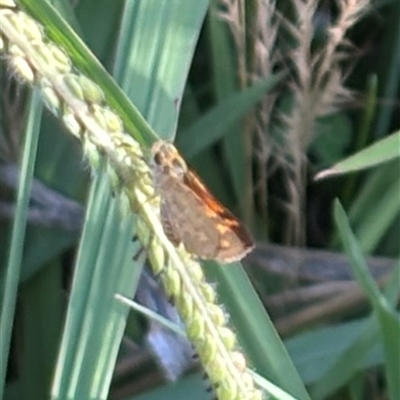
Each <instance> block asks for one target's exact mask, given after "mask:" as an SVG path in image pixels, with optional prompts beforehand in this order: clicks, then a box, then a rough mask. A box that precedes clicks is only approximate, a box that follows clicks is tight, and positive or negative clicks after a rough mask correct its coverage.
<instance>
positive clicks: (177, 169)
mask: <svg viewBox="0 0 400 400" xmlns="http://www.w3.org/2000/svg"><path fill="white" fill-rule="evenodd" d="M151 153H152V157H153V163H154V166H155V168H156V170H157V171H158V172H160V173H162V174H165V175H168V176H171V177H174V178H178V179H182V178H183V176H184V175H185V173H186V172H187V165H186V163H185V161H184V159H183V158H182V157H181V156H180V154H179V152H178V150H177V149H176V148H175V146H174V145H173V144H171V143H168V142H164V141H161V140H160V141H158V142H155V143H154V144H153V147H152V148H151Z"/></svg>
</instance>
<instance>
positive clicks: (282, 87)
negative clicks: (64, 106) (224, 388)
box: [0, 0, 400, 400]
mask: <svg viewBox="0 0 400 400" xmlns="http://www.w3.org/2000/svg"><path fill="white" fill-rule="evenodd" d="M2 4H3V2H2ZM21 5H22V6H23V7H26V9H27V11H28V12H29V13H31V14H32V15H33V16H34V17H35V18H36V19H37V20H38V21H40V22H41V23H42V24H44V25H45V27H46V33H47V34H48V35H49V36H50V37H51V39H52V40H54V41H55V42H57V43H59V44H63V45H64V46H66V47H67V49H68V53H69V55H70V56H71V58H72V59H73V61H74V63H75V64H76V67H77V68H78V69H79V70H80V71H81V72H83V73H85V74H88V75H89V76H90V77H91V78H92V79H94V80H95V81H96V82H97V83H98V84H99V85H100V86H101V87H102V89H103V90H105V92H106V93H107V95H108V99H110V98H111V99H114V100H113V101H115V103H113V106H114V107H115V109H116V110H117V111H118V112H119V113H120V114H123V115H122V116H121V117H122V118H125V119H124V122H126V120H128V119H129V118H130V117H131V116H132V113H131V110H130V109H129V107H128V106H125V107H124V105H123V106H122V107H121V109H119V108H118V107H119V105H120V104H121V101H120V98H119V97H118V94H115V92H112V90H111V89H109V88H110V86H107V85H108V83H107V81H106V80H105V78H104V77H103V76H102V75H101V72H99V71H97V70H96V69H95V67H94V66H93V63H91V60H88V59H86V58H84V59H81V58H80V57H79V55H80V53H78V51H75V50H76V48H72V47H69V44H68V43H71V42H68V40H70V41H71V40H72V39H71V34H70V33H69V32H68V31H67V30H66V29H64V28H63V27H60V25H59V24H58V22H57V21H56V20H54V19H52V14H51V13H46V12H45V10H47V8H46V7H44V6H42V5H41V2H40V1H37V2H34V1H28V0H24V1H21ZM57 7H58V9H59V11H60V14H61V15H62V16H63V18H65V19H66V20H67V21H68V23H69V24H70V26H72V27H73V28H74V29H75V31H76V32H77V33H78V34H79V35H80V36H81V37H82V38H83V39H84V41H85V43H86V44H87V45H88V47H89V48H90V49H91V50H92V51H93V53H94V54H95V55H96V57H97V58H98V59H99V60H100V61H101V63H102V64H103V65H104V66H105V67H106V68H107V70H108V71H110V73H111V74H112V75H113V77H114V78H115V80H116V81H117V82H118V84H119V85H120V86H121V87H122V88H123V90H124V92H125V93H126V94H127V96H128V97H129V99H130V100H131V101H132V102H133V103H134V105H135V107H136V108H137V109H139V111H140V112H141V113H142V114H143V115H144V117H145V119H146V120H147V121H148V122H149V124H150V125H151V127H152V128H153V130H154V131H155V132H156V133H157V134H158V135H159V136H161V137H163V138H170V139H171V138H173V137H174V135H175V131H176V137H175V143H176V145H177V147H178V148H179V149H180V150H181V152H182V154H183V155H184V156H185V158H186V159H187V160H188V161H189V162H190V164H191V165H192V166H193V167H194V169H195V170H196V171H197V172H198V173H199V175H200V176H201V177H202V178H203V179H204V181H205V182H206V183H207V185H208V186H209V187H210V189H211V191H212V192H213V193H215V195H216V196H217V197H218V198H219V199H220V200H221V201H222V202H223V203H224V204H226V205H227V206H228V207H229V208H230V209H231V210H232V211H233V212H234V213H235V214H236V215H238V216H240V217H241V219H242V220H243V221H244V222H245V223H246V225H247V226H248V227H249V228H250V230H251V231H252V232H253V233H254V236H255V238H256V240H257V243H258V248H257V249H256V251H254V253H253V254H252V255H251V256H250V257H249V258H248V260H246V261H245V265H246V270H247V272H248V275H249V277H250V279H251V280H252V282H253V285H254V287H255V289H256V291H257V293H258V295H259V297H260V299H261V301H262V302H263V304H264V306H265V307H266V309H267V311H268V313H269V315H271V317H272V320H273V322H274V324H275V326H276V328H277V330H278V332H279V333H280V334H281V337H283V338H284V343H285V346H286V348H287V350H288V353H289V357H290V359H291V360H292V361H293V363H294V365H295V367H296V368H297V371H298V372H299V374H300V377H301V378H302V381H303V383H304V385H306V388H307V391H308V393H309V396H310V397H311V398H313V399H323V398H334V399H343V398H350V399H382V398H388V399H396V398H400V388H399V382H398V375H399V370H400V367H399V359H400V358H399V356H400V350H399V346H400V345H399V334H400V330H399V329H400V328H399V316H398V312H397V311H396V306H397V305H398V298H399V297H398V295H399V293H398V291H399V288H400V282H399V279H400V277H399V265H397V266H396V265H395V261H394V260H395V259H396V258H397V257H398V256H399V237H400V232H399V208H400V180H399V157H398V156H399V153H400V150H399V147H400V139H399V138H400V133H399V125H400V112H399V111H400V101H399V89H400V87H399V81H400V3H399V2H398V1H396V0H376V1H372V2H368V1H364V0H358V1H356V0H353V1H351V0H347V1H338V2H335V3H333V2H323V1H321V2H318V1H316V0H315V1H307V2H306V1H304V2H303V1H300V0H292V1H289V0H288V1H283V2H282V1H280V2H278V4H275V3H274V2H267V1H256V0H254V1H233V0H232V1H230V0H219V1H217V0H214V1H211V2H210V3H209V2H208V1H186V2H184V3H183V2H182V1H179V0H172V1H168V2H161V3H160V2H157V1H151V0H147V2H146V3H144V2H138V1H131V2H126V3H123V2H110V1H102V0H100V1H99V0H96V1H92V0H83V1H79V2H77V3H76V4H72V5H71V4H69V3H67V2H58V3H57ZM197 38H198V41H197ZM195 45H196V47H195V48H194V46H195ZM192 53H193V54H192ZM8 62H9V60H7V57H4V59H3V63H2V86H3V91H2V93H3V96H2V111H3V112H2V125H1V127H2V131H1V135H2V138H1V139H2V140H1V161H2V164H1V167H2V173H1V185H2V186H1V187H2V191H1V195H2V198H1V201H2V203H1V210H2V212H1V216H2V219H1V224H2V232H4V234H3V235H2V241H1V260H2V264H1V275H0V278H1V279H0V284H1V299H2V300H1V301H2V314H1V321H0V324H1V325H0V327H1V329H2V337H5V336H6V335H4V332H6V330H7V329H8V328H7V323H8V317H7V312H8V313H9V314H10V315H11V317H13V320H14V322H13V331H12V336H11V338H12V339H11V347H10V353H9V356H8V357H7V356H6V352H4V353H3V350H4V349H5V347H4V346H5V345H4V344H3V342H2V360H1V361H2V364H1V366H2V368H3V370H2V372H3V373H2V375H1V377H3V376H4V380H3V382H2V385H3V387H4V398H5V399H30V400H33V399H45V398H49V397H50V391H51V390H52V393H53V397H54V398H67V397H66V395H65V397H62V396H57V394H56V393H62V390H63V389H60V388H62V387H63V385H65V388H66V389H65V390H70V388H71V387H72V386H74V385H75V387H78V388H79V390H78V392H77V393H91V395H90V396H89V395H88V396H87V397H86V395H85V396H84V397H83V398H89V397H90V398H107V397H108V396H109V397H110V398H114V399H117V398H118V399H135V400H136V399H138V400H139V399H140V400H144V399H148V400H155V399H169V398H171V399H186V398H189V396H190V398H191V399H206V398H211V397H212V394H210V393H209V392H207V390H206V388H207V381H206V380H205V379H204V378H203V377H202V373H201V367H200V366H199V365H198V364H197V363H196V361H193V360H192V358H191V355H190V347H188V346H187V344H185V343H184V342H183V341H182V339H180V338H177V337H176V336H172V334H171V333H170V332H169V331H168V330H166V329H165V328H161V327H160V325H158V324H155V323H154V322H153V321H152V320H151V319H150V320H149V319H148V318H145V317H143V315H142V314H141V313H140V312H131V313H130V316H129V319H128V323H127V326H126V328H125V323H124V322H121V321H125V319H126V316H127V313H128V309H127V308H125V307H123V306H122V305H119V306H118V307H119V308H118V307H117V309H116V307H115V304H114V303H111V302H110V300H109V297H107V296H108V295H106V293H108V290H110V288H109V284H110V282H111V281H114V280H115V281H116V284H117V285H121V286H119V287H123V289H121V293H125V294H126V295H127V296H130V297H132V296H133V295H134V293H136V292H137V296H138V300H141V301H142V302H144V303H146V305H147V306H148V307H150V306H151V305H150V304H149V303H154V304H153V307H152V308H155V310H156V312H158V313H161V314H164V315H165V316H168V317H171V315H172V317H173V318H176V315H174V314H173V311H172V310H170V309H168V310H167V311H166V310H165V308H166V307H168V305H167V303H166V301H165V300H163V297H162V296H163V295H162V293H160V292H159V290H158V289H156V288H155V287H154V281H153V280H151V279H150V278H148V277H147V278H142V281H140V282H139V276H140V272H141V266H142V264H143V261H144V260H143V259H140V258H139V259H137V258H135V260H134V261H132V257H133V255H135V254H137V251H138V248H139V247H140V246H139V244H138V243H137V242H133V243H132V242H131V238H132V226H133V225H134V221H133V217H127V216H126V217H124V218H122V219H123V223H122V224H121V223H120V220H121V216H120V214H119V211H118V209H119V207H118V202H117V201H116V200H114V199H113V198H112V196H111V194H110V189H109V187H108V184H107V179H106V176H105V174H103V173H100V174H99V175H97V176H96V178H95V179H94V181H93V183H92V184H91V186H90V171H89V169H88V168H87V163H86V162H85V161H83V160H82V150H81V148H80V144H79V143H78V142H77V141H76V140H75V139H74V138H72V137H71V136H69V135H67V134H65V128H64V127H63V125H62V122H61V121H60V119H57V118H55V117H54V116H53V115H51V114H50V113H49V112H48V111H43V113H42V109H41V99H40V95H39V93H38V92H36V91H35V92H33V93H31V88H30V87H28V86H26V85H25V86H22V87H21V86H20V85H19V82H18V79H17V81H16V80H15V79H14V77H13V70H12V68H9V67H7V63H8ZM187 75H188V77H187ZM107 90H109V91H108V92H107ZM179 107H180V108H179ZM140 134H142V135H143V137H144V139H143V143H144V144H145V143H146V132H145V131H144V129H143V130H142V131H140V133H139V135H140ZM373 143H378V144H377V145H375V146H373V147H369V146H370V145H371V144H373ZM24 144H25V146H24ZM23 149H24V150H23ZM362 150H364V151H363V152H362ZM23 151H24V157H23V160H26V164H24V163H23V162H22V163H20V160H21V159H22V154H23ZM358 152H359V153H358ZM355 153H358V156H357V158H348V157H349V156H350V155H353V154H355ZM35 158H36V162H35ZM336 163H337V165H336V167H335V168H334V169H331V170H329V171H328V172H326V173H324V176H325V179H322V180H319V181H314V176H315V174H316V173H317V172H319V171H321V170H323V169H325V168H328V167H331V166H332V165H335V164H336ZM18 164H20V165H22V167H21V174H22V178H21V180H20V181H18V178H17V174H16V171H17V169H16V165H18ZM367 167H369V169H366V168H367ZM33 168H34V176H35V179H34V180H33V183H32V188H33V189H32V196H31V199H29V195H28V193H29V190H30V185H31V183H30V180H29V174H30V172H32V170H33ZM355 170H356V171H357V172H352V173H349V172H350V171H355ZM334 174H336V175H338V174H341V176H334V177H332V175H334ZM89 187H90V189H89ZM17 193H18V197H17V203H16V202H15V200H14V199H15V197H16V194H17ZM335 198H339V199H340V202H341V204H343V208H344V209H345V210H346V213H347V215H348V218H347V217H346V214H345V213H344V211H343V208H342V207H341V205H340V204H339V203H334V201H335ZM99 199H100V201H99ZM15 204H17V206H15ZM85 208H86V209H87V213H86V216H84V211H83V210H84V209H85ZM24 210H25V215H24ZM25 219H27V221H28V224H27V230H26V234H25V235H24V227H25V222H24V221H25ZM349 223H350V224H349ZM350 226H351V228H350ZM82 229H83V234H82V236H81V232H82ZM81 237H82V239H81V240H80V238H81ZM272 243H273V244H275V245H272ZM277 245H279V246H277ZM78 249H79V250H78ZM306 249H307V250H306ZM317 249H319V250H318V251H317ZM328 250H329V251H335V252H337V253H342V252H344V253H346V256H341V255H340V254H336V253H332V252H328ZM372 256H375V257H372ZM376 256H380V257H379V258H377V257H376ZM364 257H367V264H368V266H369V268H367V266H366V262H365V259H364ZM75 262H77V263H81V264H80V265H85V267H84V268H83V269H80V270H79V271H83V272H82V273H81V274H79V275H77V276H75V278H74V270H75V268H74V265H75ZM349 262H350V263H351V266H350V265H349ZM205 264H207V265H205V271H206V273H207V274H208V275H209V278H210V280H211V281H216V282H218V291H219V293H220V300H221V302H222V303H223V304H225V306H226V309H227V311H229V314H230V315H231V325H232V326H233V327H234V329H235V331H237V333H238V335H239V339H240V341H241V345H242V346H243V348H244V350H245V352H246V354H247V355H248V357H249V360H250V363H251V364H252V365H253V366H255V368H256V370H257V372H258V373H260V374H261V375H262V376H264V377H266V378H268V379H269V380H270V381H271V382H273V383H274V384H276V385H278V386H280V387H282V388H283V389H285V390H286V391H288V392H290V393H291V394H292V395H293V396H295V397H297V398H307V394H306V393H305V391H304V388H303V387H302V385H301V384H299V383H298V382H297V380H296V379H297V375H296V374H294V373H293V374H292V372H291V371H288V370H287V369H285V368H284V367H283V366H284V365H286V364H284V361H283V359H284V358H285V357H286V355H284V354H283V353H279V352H280V351H281V350H276V351H274V350H273V349H268V347H267V346H268V343H275V342H274V341H275V340H276V338H275V337H274V332H272V331H269V330H268V331H267V329H266V328H265V326H267V325H266V324H267V323H266V318H267V317H266V316H265V315H264V314H262V313H261V311H259V309H258V307H259V304H258V303H255V301H254V297H253V296H254V293H253V292H251V291H250V289H249V286H250V285H249V282H248V281H247V277H246V275H244V274H243V272H242V270H241V269H238V268H236V266H233V267H232V268H231V267H229V268H222V269H221V268H219V267H217V266H213V265H212V263H205ZM92 266H93V270H91V268H92ZM10 271H14V272H15V274H14V275H13V276H14V280H13V281H12V282H13V284H15V288H17V287H18V292H17V302H16V307H15V310H14V307H13V306H12V301H11V300H9V299H12V293H11V295H10V287H11V286H12V285H9V282H10V281H9V280H7V279H8V277H9V276H10ZM19 272H20V273H19ZM373 278H374V279H373ZM73 281H74V283H73V286H74V291H75V293H74V294H73V295H72V296H71V297H70V291H71V286H72V282H73ZM5 284H7V285H8V286H5ZM149 287H150V288H152V289H149ZM143 288H146V289H143ZM15 294H16V292H15ZM7 296H11V297H7ZM149 298H150V300H149ZM143 299H144V300H143ZM146 299H147V300H146ZM7 304H11V306H10V307H6V306H7ZM68 305H69V307H70V311H69V312H70V315H72V317H71V320H70V324H69V325H68V326H67V325H65V315H66V310H67V307H68ZM113 318H114V319H113ZM160 332H161V333H160ZM122 335H123V340H122V345H121V347H120V340H119V338H120V337H121V336H122ZM117 339H118V340H117ZM5 342H6V341H5ZM6 344H7V343H6ZM163 345H164V347H163ZM165 346H166V347H167V349H165ZM271 347H273V346H271ZM66 349H69V350H66ZM70 349H74V352H75V351H76V353H74V356H72V351H71V350H70ZM117 353H118V358H117V360H116V363H114V360H115V358H116V357H117ZM69 354H70V355H71V356H70V358H69ZM6 367H7V374H5V372H6V371H5V368H6ZM184 370H187V372H186V374H184V375H182V373H183V371H184ZM55 371H57V372H55ZM5 375H6V376H5ZM111 377H112V384H111V387H109V382H110V380H111ZM171 380H175V381H176V382H174V383H173V384H172V383H170V381H171ZM155 386H159V387H158V388H156V389H155ZM51 388H52V389H51ZM57 391H58V392H57ZM276 397H277V398H285V395H284V394H276ZM75 398H76V397H75Z"/></svg>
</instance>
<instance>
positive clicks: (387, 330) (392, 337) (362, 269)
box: [335, 201, 400, 399]
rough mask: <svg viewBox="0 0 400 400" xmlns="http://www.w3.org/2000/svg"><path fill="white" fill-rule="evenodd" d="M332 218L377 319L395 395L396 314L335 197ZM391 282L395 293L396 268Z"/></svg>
mask: <svg viewBox="0 0 400 400" xmlns="http://www.w3.org/2000/svg"><path fill="white" fill-rule="evenodd" d="M335 220H336V224H337V227H338V229H339V232H340V236H341V239H342V242H343V245H344V247H345V250H346V253H347V255H348V257H349V259H350V261H351V265H352V268H353V272H354V275H355V276H356V278H357V280H358V282H360V284H361V285H362V287H363V288H364V290H365V292H366V293H367V295H368V297H369V299H370V301H371V304H372V306H373V309H374V313H375V315H376V317H377V318H378V320H379V323H380V329H381V333H382V339H383V346H384V349H385V355H386V360H385V368H386V378H387V383H388V389H389V393H390V398H393V399H397V398H399V397H400V381H399V379H398V376H399V372H400V371H399V360H400V341H399V337H400V319H399V318H398V316H397V315H396V313H395V310H394V307H393V306H391V305H390V304H389V303H388V301H387V299H386V298H385V296H383V294H382V293H380V291H379V289H378V287H377V285H376V283H375V281H374V279H373V278H372V276H371V274H370V272H369V270H368V267H367V264H366V262H365V259H364V256H363V254H362V251H361V248H360V246H359V244H358V242H357V240H356V238H355V236H354V234H353V233H352V231H351V228H350V224H349V222H348V219H347V216H346V214H345V212H344V210H343V208H342V206H341V205H340V203H339V202H338V201H337V202H336V204H335ZM392 282H393V283H392V285H393V286H394V287H395V289H396V290H395V292H396V294H397V296H398V291H399V290H400V274H399V268H398V269H397V270H396V271H395V274H394V276H393V279H392ZM397 296H395V297H397Z"/></svg>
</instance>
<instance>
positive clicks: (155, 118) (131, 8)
mask: <svg viewBox="0 0 400 400" xmlns="http://www.w3.org/2000/svg"><path fill="white" fill-rule="evenodd" d="M208 3H209V1H208V0H202V1H197V2H196V1H185V2H182V1H179V0H172V1H168V2H161V3H160V2H159V1H154V0H153V1H146V2H127V3H126V7H125V11H124V18H123V22H122V26H121V31H120V41H119V49H120V51H119V54H120V56H119V57H118V58H117V60H116V64H115V76H116V77H117V79H118V80H120V83H121V85H122V87H124V90H125V92H126V94H127V95H128V97H129V98H130V99H132V100H133V101H134V102H135V105H136V106H137V107H138V109H139V110H141V111H142V112H143V113H144V114H145V115H146V119H147V121H148V122H149V123H150V125H151V126H152V128H153V129H154V130H155V131H156V132H157V134H158V135H159V136H160V137H161V138H163V139H169V140H172V139H173V138H174V136H175V131H176V126H177V120H178V113H179V109H180V104H181V100H182V93H183V89H184V86H185V84H186V78H187V74H188V71H189V66H190V64H191V61H192V56H193V52H194V49H195V45H196V43H197V39H198V36H199V33H200V28H201V25H202V23H203V20H204V16H205V13H206V11H207V7H208ZM128 38H134V40H135V46H132V44H131V43H130V42H129V40H128Z"/></svg>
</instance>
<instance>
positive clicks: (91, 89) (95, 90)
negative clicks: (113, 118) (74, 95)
mask: <svg viewBox="0 0 400 400" xmlns="http://www.w3.org/2000/svg"><path fill="white" fill-rule="evenodd" d="M78 82H79V84H80V86H81V88H82V92H83V95H84V100H86V101H88V102H90V103H94V104H98V103H100V102H102V101H103V100H104V93H103V91H102V90H101V89H100V87H99V86H98V85H96V84H95V83H94V82H93V81H92V80H90V79H88V78H86V76H84V75H80V76H79V78H78ZM105 129H107V128H106V126H105Z"/></svg>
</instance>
